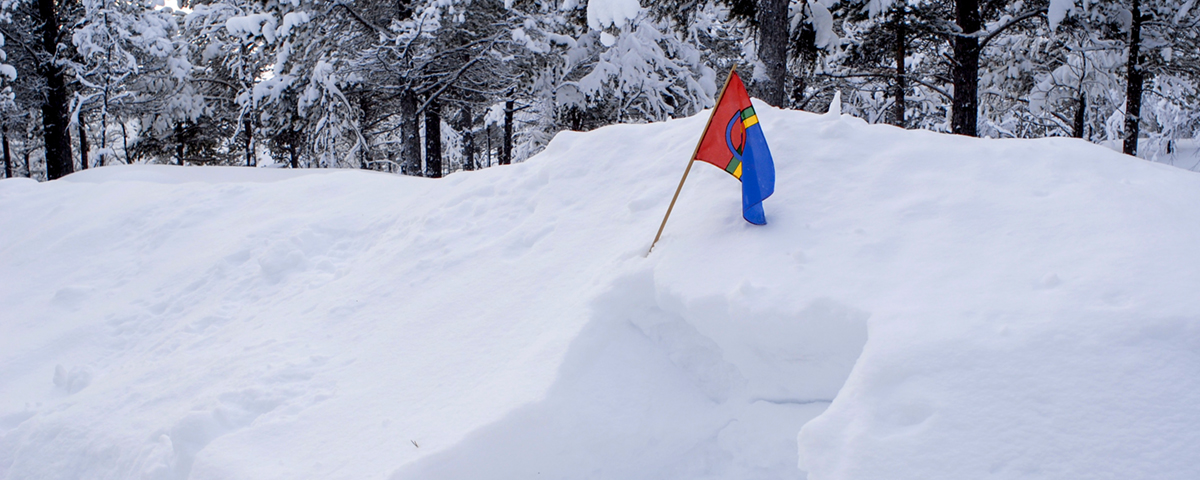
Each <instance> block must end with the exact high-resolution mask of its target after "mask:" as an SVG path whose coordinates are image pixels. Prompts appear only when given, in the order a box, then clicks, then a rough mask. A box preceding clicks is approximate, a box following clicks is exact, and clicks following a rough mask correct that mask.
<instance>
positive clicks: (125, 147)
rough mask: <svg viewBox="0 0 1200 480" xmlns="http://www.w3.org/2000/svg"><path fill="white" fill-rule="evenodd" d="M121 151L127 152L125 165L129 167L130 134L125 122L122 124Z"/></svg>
mask: <svg viewBox="0 0 1200 480" xmlns="http://www.w3.org/2000/svg"><path fill="white" fill-rule="evenodd" d="M121 151H123V152H125V164H126V165H129V132H128V131H126V130H125V122H121Z"/></svg>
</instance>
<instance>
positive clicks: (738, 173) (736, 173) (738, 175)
mask: <svg viewBox="0 0 1200 480" xmlns="http://www.w3.org/2000/svg"><path fill="white" fill-rule="evenodd" d="M733 178H739V179H740V178H742V164H740V163H739V164H738V166H737V169H736V170H734V171H733Z"/></svg>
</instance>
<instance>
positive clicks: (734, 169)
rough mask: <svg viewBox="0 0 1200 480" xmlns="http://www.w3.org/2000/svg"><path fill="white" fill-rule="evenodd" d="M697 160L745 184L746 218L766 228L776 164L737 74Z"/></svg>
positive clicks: (710, 122) (711, 122)
mask: <svg viewBox="0 0 1200 480" xmlns="http://www.w3.org/2000/svg"><path fill="white" fill-rule="evenodd" d="M695 159H696V160H700V161H702V162H708V163H711V164H713V165H716V166H717V167H719V168H721V169H723V170H725V171H726V172H729V174H730V175H733V176H734V178H737V179H738V180H741V181H742V218H745V219H746V221H747V222H750V223H753V224H755V225H766V224H767V216H766V213H764V212H763V207H762V202H763V200H766V199H767V197H769V196H771V194H772V193H775V162H774V161H773V160H772V159H771V149H769V148H767V139H766V137H764V136H763V132H762V126H760V125H759V124H758V115H756V114H755V113H754V105H752V104H751V103H750V95H749V94H747V93H746V85H745V84H743V83H742V79H741V78H740V77H738V74H737V72H735V71H730V72H729V80H728V81H727V82H726V83H725V89H724V90H722V91H721V97H720V98H719V99H717V107H716V108H714V109H713V113H712V117H711V118H709V120H708V128H707V129H706V130H704V135H703V136H702V137H700V146H699V147H697V148H696V157H695Z"/></svg>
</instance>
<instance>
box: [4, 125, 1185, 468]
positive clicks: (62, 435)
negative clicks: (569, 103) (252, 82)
mask: <svg viewBox="0 0 1200 480" xmlns="http://www.w3.org/2000/svg"><path fill="white" fill-rule="evenodd" d="M756 109H758V110H759V112H760V119H761V121H762V124H763V125H764V129H765V132H766V135H767V138H768V140H769V141H770V142H771V147H772V151H773V152H774V154H775V159H776V165H777V168H778V184H777V193H776V194H775V196H773V197H772V198H770V199H769V200H768V201H767V202H766V204H765V207H766V211H767V216H768V220H769V221H770V222H771V223H770V224H769V225H767V226H766V227H754V226H751V225H748V224H746V223H745V222H744V221H742V220H741V217H740V208H739V207H740V198H739V189H738V187H737V184H736V181H735V180H733V179H732V178H730V177H729V176H728V175H726V174H725V173H723V172H721V171H718V170H717V169H715V168H708V167H707V166H705V165H703V164H698V165H697V166H696V169H694V171H693V172H692V176H691V178H690V179H689V183H688V185H687V186H686V187H685V188H684V191H683V194H682V195H681V198H680V203H679V204H678V205H677V207H676V211H675V213H674V214H673V216H672V219H671V222H670V223H669V224H668V225H667V230H666V232H665V234H664V236H663V240H662V241H661V242H660V243H659V245H658V246H657V247H656V248H655V251H654V253H653V254H652V255H650V256H649V257H644V256H643V255H644V254H645V251H646V248H647V247H648V246H649V243H650V240H651V239H652V237H653V234H654V231H655V229H656V228H657V226H658V222H659V220H660V219H661V215H662V213H663V211H664V210H665V209H666V204H667V202H668V201H669V199H670V195H671V193H672V190H673V188H674V186H675V184H676V182H677V181H678V178H679V175H680V174H681V173H682V170H683V167H684V165H685V163H686V158H687V155H688V154H689V153H690V152H691V148H692V146H693V145H694V142H695V139H696V136H697V135H698V134H699V132H700V130H701V129H702V127H703V125H704V121H705V117H704V116H703V115H701V116H697V117H693V118H688V119H683V120H678V121H671V122H665V123H658V124H651V125H637V126H632V125H622V126H612V127H607V128H603V129H600V130H597V131H594V132H591V133H586V134H579V133H563V134H560V135H559V136H558V137H557V138H556V139H555V140H554V142H553V143H552V144H551V145H550V147H549V148H548V149H547V150H546V151H545V152H544V153H543V154H541V155H539V156H537V157H535V158H533V159H530V160H529V161H528V162H526V163H523V164H520V165H514V166H510V167H501V168H492V169H488V170H484V171H480V172H472V173H458V174H454V175H451V176H450V177H448V178H445V179H441V180H427V179H416V178H404V177H397V176H391V175H383V174H373V173H369V172H360V171H313V172H307V171H305V172H294V171H275V170H253V169H237V168H174V167H165V166H125V167H109V168H101V169H96V170H91V171H86V172H81V173H77V174H74V175H71V176H69V177H67V178H66V179H64V180H61V181H56V182H50V183H46V184H35V183H33V182H30V181H25V180H5V181H3V182H0V478H10V479H26V478H31V479H32V478H95V479H109V478H111V479H118V478H120V479H125V478H138V479H142V478H145V479H185V478H190V479H234V478H247V479H251V478H252V479H295V478H322V479H373V478H374V479H396V480H406V479H429V478H438V479H478V478H504V479H508V478H537V477H543V478H564V479H665V478H695V479H758V478H763V479H767V478H770V479H786V478H797V479H798V478H805V475H806V474H807V476H808V478H811V479H814V480H818V479H859V478H861V479H879V478H890V479H908V478H911V479H923V480H928V479H941V478H945V479H963V478H982V477H985V476H986V477H989V478H1152V477H1153V478H1200V458H1198V457H1197V456H1196V455H1195V451H1194V449H1195V445H1197V444H1200V409H1197V408H1196V407H1195V405H1198V404H1200V269H1197V268H1196V266H1197V265H1200V248H1197V247H1198V246H1200V208H1197V205H1200V175H1197V174H1194V173H1189V172H1185V171H1182V170H1179V169H1175V168H1171V167H1167V166H1163V165H1158V164H1152V163H1148V162H1144V161H1140V160H1137V159H1133V158H1129V157H1125V156H1122V155H1119V154H1116V153H1114V152H1111V151H1109V150H1107V149H1105V148H1102V147H1098V146H1093V145H1090V144H1087V143H1084V142H1081V141H1075V140H1067V139H1050V140H1037V141H1027V140H1020V141H1018V140H979V139H970V138H961V137H954V136H947V135H939V134H933V133H928V132H920V131H903V130H899V129H896V128H892V127H888V126H877V125H876V126H873V125H867V124H865V123H863V122H862V121H860V120H857V119H854V118H851V117H840V116H836V115H826V116H817V115H811V114H806V113H799V112H787V111H780V110H775V109H771V108H769V107H767V106H765V105H756Z"/></svg>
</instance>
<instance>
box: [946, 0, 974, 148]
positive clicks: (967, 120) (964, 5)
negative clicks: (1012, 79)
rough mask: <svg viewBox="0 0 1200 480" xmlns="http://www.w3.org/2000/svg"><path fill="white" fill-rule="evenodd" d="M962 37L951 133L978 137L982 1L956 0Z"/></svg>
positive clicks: (956, 52) (955, 69)
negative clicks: (977, 35) (980, 14)
mask: <svg viewBox="0 0 1200 480" xmlns="http://www.w3.org/2000/svg"><path fill="white" fill-rule="evenodd" d="M954 4H955V11H956V17H957V21H958V28H959V29H960V30H961V32H960V34H959V35H955V37H954V65H953V67H952V68H953V72H952V76H953V80H954V104H953V107H952V108H953V109H952V111H951V119H950V131H951V132H953V133H956V134H959V135H966V136H969V137H974V136H977V135H978V130H977V128H976V122H977V121H978V118H977V117H978V112H979V98H978V92H979V38H977V37H975V36H974V34H975V33H977V32H979V27H980V19H979V0H955V2H954Z"/></svg>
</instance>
